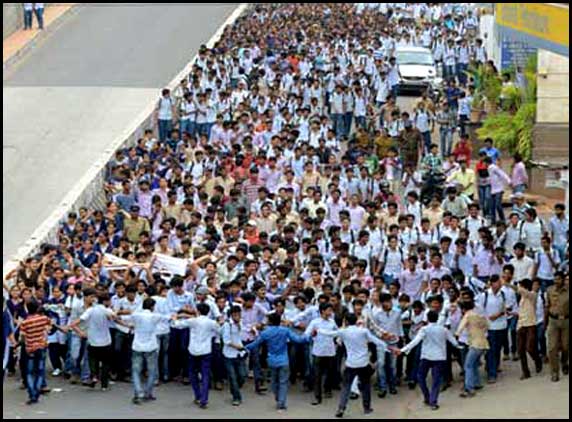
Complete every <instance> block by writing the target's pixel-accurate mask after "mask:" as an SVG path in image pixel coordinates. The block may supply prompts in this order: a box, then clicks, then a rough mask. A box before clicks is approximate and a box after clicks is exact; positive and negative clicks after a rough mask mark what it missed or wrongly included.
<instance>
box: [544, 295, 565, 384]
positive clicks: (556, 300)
mask: <svg viewBox="0 0 572 422" xmlns="http://www.w3.org/2000/svg"><path fill="white" fill-rule="evenodd" d="M546 296H547V300H546V306H547V308H548V321H547V323H548V330H547V337H548V359H549V361H550V368H551V371H552V375H559V373H560V365H559V362H558V355H559V353H560V352H562V358H561V361H562V366H563V367H564V368H568V342H569V338H568V333H569V322H570V319H569V316H570V302H569V301H570V297H569V291H568V287H565V286H562V287H561V288H560V289H558V288H557V287H556V286H550V287H549V288H548V290H547V294H546Z"/></svg>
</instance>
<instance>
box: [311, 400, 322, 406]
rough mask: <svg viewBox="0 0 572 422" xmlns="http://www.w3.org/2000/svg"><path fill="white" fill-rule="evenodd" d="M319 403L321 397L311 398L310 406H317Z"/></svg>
mask: <svg viewBox="0 0 572 422" xmlns="http://www.w3.org/2000/svg"><path fill="white" fill-rule="evenodd" d="M319 404H322V399H314V400H312V406H318V405H319Z"/></svg>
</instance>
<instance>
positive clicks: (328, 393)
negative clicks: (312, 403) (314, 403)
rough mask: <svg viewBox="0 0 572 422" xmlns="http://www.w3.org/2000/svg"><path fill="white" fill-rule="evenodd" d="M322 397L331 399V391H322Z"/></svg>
mask: <svg viewBox="0 0 572 422" xmlns="http://www.w3.org/2000/svg"><path fill="white" fill-rule="evenodd" d="M324 397H325V398H327V399H331V398H332V397H333V395H332V392H331V391H326V392H325V393H324Z"/></svg>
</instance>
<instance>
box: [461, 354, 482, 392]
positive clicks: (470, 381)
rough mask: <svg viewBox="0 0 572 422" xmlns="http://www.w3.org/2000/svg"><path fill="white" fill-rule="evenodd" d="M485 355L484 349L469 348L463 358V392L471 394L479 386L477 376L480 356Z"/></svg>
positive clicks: (479, 379) (478, 377)
mask: <svg viewBox="0 0 572 422" xmlns="http://www.w3.org/2000/svg"><path fill="white" fill-rule="evenodd" d="M484 353H485V350H484V349H475V348H473V347H470V348H469V351H468V352H467V356H466V357H465V364H464V366H463V369H464V370H465V391H468V392H472V391H474V390H475V387H479V386H480V385H481V377H480V375H479V366H480V361H481V356H482V355H483V354H484Z"/></svg>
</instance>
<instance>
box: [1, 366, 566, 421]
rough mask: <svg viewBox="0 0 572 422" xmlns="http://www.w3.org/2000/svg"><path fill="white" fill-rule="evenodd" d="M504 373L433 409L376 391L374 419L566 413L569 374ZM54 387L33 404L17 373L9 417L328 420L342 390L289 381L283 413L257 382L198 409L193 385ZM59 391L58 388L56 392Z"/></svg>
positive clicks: (351, 414) (6, 391) (403, 392)
mask: <svg viewBox="0 0 572 422" xmlns="http://www.w3.org/2000/svg"><path fill="white" fill-rule="evenodd" d="M503 368H504V371H503V373H502V374H500V377H499V381H498V383H497V384H494V385H485V389H484V390H482V391H481V392H480V393H479V394H478V395H477V396H476V397H474V398H472V399H462V398H460V397H459V392H460V388H461V385H462V384H461V382H460V381H459V380H458V376H457V381H456V382H455V383H454V384H453V387H451V388H450V389H449V390H447V391H445V392H444V393H442V394H441V397H440V405H441V408H440V409H439V410H437V411H432V410H431V409H429V408H428V407H426V406H424V405H423V403H422V399H421V397H422V395H421V392H420V391H419V389H416V390H415V391H410V390H408V389H407V387H402V388H400V389H399V394H398V395H397V396H387V397H386V398H384V399H379V398H377V396H376V395H374V396H373V399H372V405H373V408H374V413H373V414H371V415H369V416H368V417H367V418H370V419H428V418H438V419H446V418H455V419H569V414H570V408H569V397H568V391H569V379H568V377H563V378H562V379H561V380H560V382H558V383H553V382H551V381H550V377H549V374H548V373H549V371H548V368H545V370H544V372H543V373H542V374H541V375H536V376H533V377H532V378H531V379H528V380H526V381H520V380H519V376H520V365H519V362H504V363H503ZM48 385H49V386H50V387H51V388H52V389H54V390H53V391H52V392H51V393H50V394H49V395H47V396H44V397H43V398H42V399H40V403H39V404H37V405H35V406H31V407H30V406H27V405H26V404H25V401H26V399H27V395H26V392H25V391H23V390H20V389H19V388H18V386H19V383H18V382H17V380H16V379H15V378H9V379H8V381H6V382H5V384H4V388H3V400H2V409H3V418H4V419H30V418H36V419H48V418H50V419H54V418H66V419H72V418H74V419H75V418H77V419H86V418H101V419H103V418H114V419H115V418H117V419H121V418H132V419H135V418H137V419H153V418H161V419H176V418H179V419H199V418H200V419H211V418H213V419H214V418H220V419H226V418H233V419H263V418H264V419H289V418H300V419H330V418H333V416H334V413H335V410H336V406H337V403H338V392H335V393H334V397H333V398H332V399H324V402H323V404H322V405H320V406H312V405H311V404H310V403H311V401H312V394H311V393H305V394H304V393H302V392H301V386H300V385H296V386H291V387H290V389H289V394H288V411H287V412H286V413H284V414H278V413H277V412H276V410H275V407H274V399H273V397H272V395H271V393H267V395H266V396H265V397H259V396H256V395H255V394H254V392H253V390H254V387H253V384H252V381H251V380H250V381H248V382H247V384H246V385H245V386H244V387H243V389H242V392H243V400H244V402H243V405H242V406H240V407H238V408H236V407H233V406H232V405H231V397H230V393H229V392H228V388H226V387H225V390H224V391H211V392H210V397H209V408H208V409H206V410H201V409H199V408H198V406H196V405H194V404H193V403H192V402H193V398H194V397H193V395H192V394H193V393H192V389H191V387H190V386H183V385H180V384H174V383H171V384H167V385H164V386H160V387H158V388H157V389H156V391H155V394H156V396H157V398H158V400H157V401H156V402H153V403H146V404H143V405H141V406H135V405H133V404H131V401H130V400H131V397H132V395H133V390H132V388H131V385H130V384H125V383H118V384H115V385H113V386H111V388H110V390H109V391H107V392H101V391H100V390H99V389H98V388H95V389H93V390H91V389H89V387H81V386H72V385H70V384H68V383H66V382H62V381H61V379H53V378H48ZM56 389H61V391H56ZM345 417H346V418H347V419H359V418H363V417H364V415H363V413H362V407H361V400H356V401H350V403H349V406H348V410H347V412H346V416H345Z"/></svg>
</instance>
